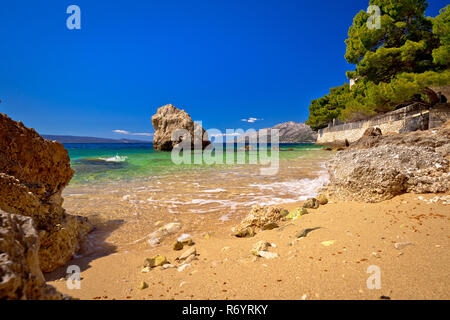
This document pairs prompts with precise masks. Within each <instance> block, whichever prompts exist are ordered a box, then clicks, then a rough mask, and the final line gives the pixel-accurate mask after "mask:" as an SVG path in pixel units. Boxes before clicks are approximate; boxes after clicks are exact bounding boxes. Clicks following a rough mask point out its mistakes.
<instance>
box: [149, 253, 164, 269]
mask: <svg viewBox="0 0 450 320" xmlns="http://www.w3.org/2000/svg"><path fill="white" fill-rule="evenodd" d="M166 263H168V261H167V259H166V257H164V256H162V255H159V254H158V255H156V256H153V257H151V258H148V259H146V260H145V263H144V267H150V268H155V267H159V266H162V265H164V264H166Z"/></svg>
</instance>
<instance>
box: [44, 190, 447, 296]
mask: <svg viewBox="0 0 450 320" xmlns="http://www.w3.org/2000/svg"><path fill="white" fill-rule="evenodd" d="M435 196H436V195H435V194H426V195H417V194H405V195H401V196H398V197H395V198H394V199H391V200H388V201H384V202H381V203H376V204H368V203H356V202H338V203H329V204H327V205H324V206H320V208H319V209H309V212H310V214H308V215H304V216H302V217H300V218H299V219H297V220H295V221H288V222H285V223H283V224H282V225H281V227H280V228H276V229H273V230H270V231H262V232H258V233H257V235H256V236H255V237H253V238H244V239H242V238H236V237H233V236H231V230H230V229H231V227H232V226H233V225H236V224H237V223H238V221H239V219H240V218H242V215H237V216H235V217H232V218H231V219H230V220H225V221H220V220H218V219H217V217H214V218H209V217H208V216H207V215H194V214H192V215H190V214H182V215H178V216H173V215H166V216H165V219H164V221H163V222H164V223H167V222H172V221H176V220H178V221H179V222H180V223H181V225H182V229H181V230H180V231H179V232H178V233H177V234H175V235H171V236H169V237H168V238H166V239H164V240H163V241H162V243H161V244H160V245H159V246H156V247H151V246H150V245H149V244H148V243H146V242H145V241H144V242H141V243H131V244H129V245H128V246H127V245H121V246H115V245H112V243H116V244H117V243H121V244H126V243H129V242H130V240H136V239H139V237H140V236H142V234H145V232H148V231H149V230H148V229H152V230H155V229H157V227H155V226H154V225H153V224H147V225H146V226H145V227H144V226H142V228H143V230H142V233H140V232H137V233H132V234H129V233H127V232H116V233H114V232H112V231H113V230H117V229H120V222H117V221H116V222H114V221H113V222H111V221H104V222H101V223H100V222H98V223H99V227H98V229H97V231H94V233H93V234H92V235H91V238H95V239H97V241H99V240H98V239H101V241H102V242H103V243H104V246H100V248H101V249H97V251H95V250H94V251H95V252H94V251H91V253H89V254H87V253H86V254H85V255H83V256H82V257H79V258H75V259H73V260H72V261H71V262H69V264H68V265H70V264H75V265H79V266H80V267H81V270H82V273H81V277H82V280H81V289H79V290H77V289H74V290H69V289H68V288H67V286H66V281H65V280H64V279H60V278H62V277H64V276H65V275H66V267H63V268H60V269H58V270H56V271H54V272H52V273H50V274H46V275H45V276H46V278H47V280H49V283H50V284H51V285H54V286H55V287H56V288H57V289H58V290H59V291H61V292H63V293H66V294H69V295H71V296H72V297H75V298H80V299H108V300H109V299H294V300H301V299H379V298H380V296H388V297H390V298H391V299H449V298H450V272H449V268H448V266H449V264H450V254H449V252H450V251H449V248H450V210H449V205H448V204H444V203H442V201H441V202H437V203H427V202H426V201H424V200H420V199H419V197H423V199H425V200H427V199H432V198H434V197H435ZM440 196H442V195H440ZM444 196H445V195H444ZM300 204H301V203H300V202H299V203H288V204H284V205H282V206H283V207H285V208H288V209H292V208H295V207H297V206H299V205H300ZM315 227H320V228H319V229H316V230H314V231H312V232H310V233H309V234H308V235H307V236H306V237H305V238H301V239H300V240H297V241H294V244H293V245H290V243H291V242H292V241H293V240H294V239H295V234H296V233H297V232H298V231H299V230H301V229H303V228H315ZM108 228H110V229H111V230H109V231H108ZM144 229H145V230H144ZM99 233H103V234H99ZM183 233H189V234H190V235H191V236H192V238H193V240H194V241H195V248H196V250H197V253H198V254H199V256H198V260H195V261H193V262H192V263H191V267H189V268H186V269H185V270H183V271H181V272H179V271H178V270H177V269H166V270H162V269H161V268H160V267H157V268H155V269H153V270H152V271H150V272H149V273H142V272H141V269H142V267H143V263H144V261H145V259H146V258H149V257H151V256H153V255H156V254H162V255H165V256H166V257H167V259H168V260H169V261H170V262H174V261H175V258H176V257H178V256H179V255H180V254H181V253H182V252H183V251H184V250H183V251H174V250H172V248H171V244H172V243H173V241H174V240H175V239H176V238H177V237H178V236H180V235H181V234H183ZM206 234H209V235H210V236H209V237H205V235H206ZM123 237H124V238H123ZM259 240H266V241H268V242H270V243H274V244H275V245H276V247H275V248H274V247H271V248H270V249H269V251H271V252H277V253H278V254H279V255H280V256H279V257H278V258H275V259H270V260H269V259H264V258H257V259H255V258H254V256H253V255H252V254H251V253H250V249H251V247H252V246H253V245H254V244H255V243H256V242H258V241H259ZM330 240H333V241H334V242H333V243H332V244H331V245H329V246H325V245H324V244H322V242H324V241H330ZM401 242H410V243H411V245H408V246H406V247H404V248H403V249H401V250H399V249H396V248H395V247H394V245H395V243H401ZM91 245H92V244H91ZM96 245H99V243H96ZM88 249H89V248H87V249H85V250H88ZM91 249H92V248H91ZM371 265H375V266H378V267H379V268H380V271H381V288H380V289H372V290H371V289H368V288H367V284H366V281H367V279H368V277H369V276H370V275H371V274H369V273H367V268H368V267H369V266H371ZM141 281H145V282H146V283H147V284H148V285H149V287H148V288H146V289H144V290H139V289H138V287H139V284H140V283H141Z"/></svg>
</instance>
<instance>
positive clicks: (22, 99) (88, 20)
mask: <svg viewBox="0 0 450 320" xmlns="http://www.w3.org/2000/svg"><path fill="white" fill-rule="evenodd" d="M428 2H429V7H428V10H427V15H429V16H436V15H437V14H438V11H439V9H440V8H442V7H444V6H445V5H447V3H448V1H446V0H443V1H442V0H431V1H428ZM71 4H76V5H78V6H79V7H80V8H81V30H69V29H68V28H67V27H66V19H67V17H69V14H67V13H66V9H67V7H68V6H69V5H71ZM367 5H368V1H367V0H364V1H355V0H352V1H349V0H341V1H335V0H333V1H331V0H321V1H310V0H308V1H300V0H297V1H288V0H270V1H265V0H255V1H253V0H238V1H235V0H226V1H223V0H204V1H197V0H190V1H186V0H184V1H181V0H176V1H175V0H160V1H154V0H145V1H137V0H128V1H123V0H116V1H111V0H108V1H106V0H95V1H93V0H71V1H63V0H55V1H48V0H42V1H34V0H33V1H21V0H14V1H2V3H1V5H0V35H1V41H0V99H1V100H3V102H2V103H0V112H3V113H7V114H8V115H9V116H10V117H12V118H13V119H15V120H21V121H23V122H24V124H25V125H27V126H29V127H33V128H35V129H36V130H37V131H38V132H39V133H42V134H64V135H83V136H96V137H110V138H135V139H149V138H150V137H147V136H133V135H126V134H123V133H122V134H121V133H115V132H113V131H114V130H123V131H128V132H131V133H151V132H154V130H153V127H152V125H151V121H150V119H151V116H152V115H153V114H154V113H155V112H156V109H157V108H158V107H160V106H162V105H165V104H168V103H171V104H173V105H175V106H177V107H179V108H182V109H185V110H186V111H187V112H188V113H189V114H190V115H191V116H192V118H193V119H194V120H200V121H202V122H203V126H204V127H205V128H206V129H210V128H217V129H220V130H225V129H227V128H230V129H235V128H243V129H248V128H255V129H259V128H264V127H271V126H273V125H275V124H277V123H280V122H284V121H291V120H292V121H301V122H304V121H305V120H306V119H307V118H308V106H309V102H310V101H311V100H312V99H315V98H318V97H320V96H322V95H324V94H326V93H327V92H328V89H329V88H330V87H334V86H338V85H341V84H343V83H344V82H345V81H347V79H346V77H345V71H347V70H349V69H352V66H351V65H348V64H347V62H346V61H345V59H344V53H345V43H344V40H345V39H346V38H347V31H348V28H349V26H350V25H351V23H352V19H353V16H354V15H355V14H356V13H357V12H358V11H359V10H366V9H367ZM250 118H254V119H258V120H254V121H251V122H245V121H242V119H250Z"/></svg>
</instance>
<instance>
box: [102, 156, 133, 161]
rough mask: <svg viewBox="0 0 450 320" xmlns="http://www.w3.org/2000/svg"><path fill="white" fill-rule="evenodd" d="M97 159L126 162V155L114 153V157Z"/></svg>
mask: <svg viewBox="0 0 450 320" xmlns="http://www.w3.org/2000/svg"><path fill="white" fill-rule="evenodd" d="M99 159H100V160H103V161H106V162H126V161H127V159H128V157H125V156H119V155H115V156H114V157H109V158H99Z"/></svg>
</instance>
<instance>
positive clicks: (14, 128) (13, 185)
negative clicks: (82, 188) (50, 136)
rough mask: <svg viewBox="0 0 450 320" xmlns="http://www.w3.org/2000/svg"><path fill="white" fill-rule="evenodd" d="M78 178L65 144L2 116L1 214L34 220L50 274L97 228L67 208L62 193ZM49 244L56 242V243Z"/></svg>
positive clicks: (0, 116) (43, 259)
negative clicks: (49, 139)
mask: <svg viewBox="0 0 450 320" xmlns="http://www.w3.org/2000/svg"><path fill="white" fill-rule="evenodd" d="M73 174H74V171H73V170H72V169H71V168H70V158H69V155H68V153H67V150H66V149H64V147H63V145H62V144H60V143H59V142H56V141H48V140H45V139H44V138H42V137H41V136H40V135H39V134H38V133H37V132H36V131H35V130H34V129H30V128H27V127H25V126H24V125H23V124H22V123H21V122H16V121H13V120H12V119H10V118H9V117H7V116H6V115H4V114H0V209H1V210H3V211H5V212H8V213H12V214H19V215H24V216H29V217H31V218H32V219H33V221H34V223H35V225H36V229H37V230H38V234H39V237H40V238H41V239H40V240H41V241H40V243H41V246H40V248H39V251H40V252H39V256H40V263H41V264H42V265H41V267H42V270H43V271H45V272H47V271H53V270H54V268H56V267H58V266H61V265H63V264H64V263H65V262H67V261H68V260H70V259H71V258H72V257H73V254H74V252H75V251H76V250H78V248H79V241H80V240H81V238H83V237H84V236H85V235H86V234H87V232H88V231H87V230H88V229H89V230H90V229H91V226H90V225H89V224H88V223H87V222H86V221H85V220H83V219H81V218H80V219H79V218H78V217H73V216H70V215H67V214H66V212H65V210H64V208H63V207H62V203H63V198H62V196H61V194H62V191H63V189H64V187H65V186H67V184H68V183H69V182H70V179H71V178H72V176H73ZM77 223H80V225H79V226H76V225H75V224H77ZM61 226H62V227H61ZM61 229H63V231H61ZM53 233H55V234H53ZM49 239H51V241H53V240H55V241H56V243H54V244H50V242H49V241H50V240H49ZM49 248H51V249H50V252H51V253H49V252H47V251H49ZM64 250H66V251H67V252H63V251H64ZM41 251H42V252H41Z"/></svg>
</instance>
